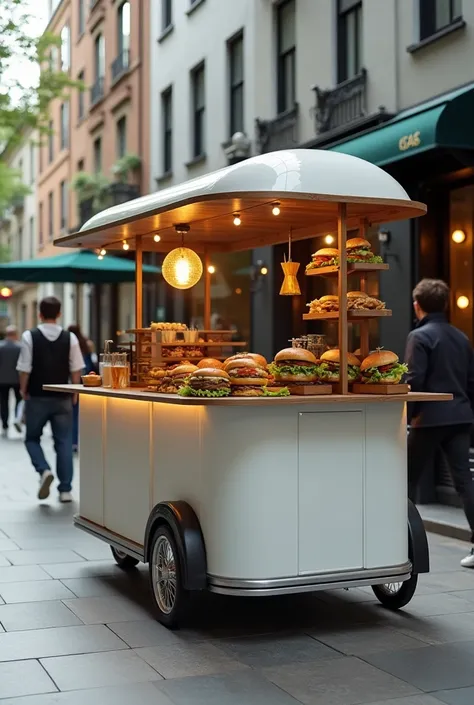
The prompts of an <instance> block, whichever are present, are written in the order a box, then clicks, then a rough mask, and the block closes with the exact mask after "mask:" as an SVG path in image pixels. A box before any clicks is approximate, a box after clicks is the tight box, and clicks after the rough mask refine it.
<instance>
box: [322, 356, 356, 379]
mask: <svg viewBox="0 0 474 705" xmlns="http://www.w3.org/2000/svg"><path fill="white" fill-rule="evenodd" d="M320 370H321V376H322V377H323V379H324V381H325V382H339V378H340V371H341V368H340V352H339V350H337V349H335V350H326V352H325V353H323V354H322V355H321V360H320ZM359 376H360V360H359V358H358V357H356V356H355V355H354V354H353V353H351V352H348V353H347V378H348V380H349V382H351V383H352V382H357V380H358V379H359Z"/></svg>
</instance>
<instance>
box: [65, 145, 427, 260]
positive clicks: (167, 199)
mask: <svg viewBox="0 0 474 705" xmlns="http://www.w3.org/2000/svg"><path fill="white" fill-rule="evenodd" d="M275 203H279V205H280V211H281V212H280V215H278V216H274V215H272V208H273V205H274V204H275ZM338 203H346V204H347V225H348V227H349V228H357V227H358V226H359V225H360V222H361V220H363V219H365V220H367V221H368V222H369V223H373V224H376V223H382V222H389V221H394V220H402V219H406V218H413V217H415V216H419V215H423V214H424V213H425V212H426V207H425V206H424V205H423V204H421V203H417V202H415V201H411V200H410V199H409V197H408V194H407V193H406V191H405V190H404V189H403V188H402V186H400V184H399V183H398V182H397V181H395V179H393V177H391V176H390V175H389V174H387V173H386V172H384V171H383V170H382V169H380V168H379V167H377V166H375V165H373V164H370V163H369V162H366V161H364V160H363V159H359V158H357V157H353V156H350V155H347V154H339V153H336V152H328V151H325V150H314V149H293V150H282V151H279V152H271V153H269V154H263V155H259V156H256V157H252V158H251V159H247V160H245V161H242V162H240V163H239V164H236V165H234V166H230V167H226V168H225V169H220V170H219V171H215V172H212V173H210V174H206V175H204V176H200V177H198V178H196V179H193V180H191V181H187V182H185V183H182V184H179V185H177V186H172V187H170V188H167V189H164V190H163V191H158V192H157V193H153V194H150V195H148V196H143V197H142V198H137V199H136V200H134V201H129V202H128V203H125V204H121V205H118V206H114V207H113V208H109V209H107V210H105V211H103V212H101V213H99V214H97V215H95V216H94V217H93V218H91V219H90V220H89V221H88V222H87V223H86V224H85V225H84V226H83V227H82V228H81V230H80V231H79V233H75V234H73V235H67V236H65V237H62V238H59V239H58V240H56V242H55V244H56V245H59V246H63V247H87V248H95V247H108V248H110V249H114V248H120V247H121V243H122V240H124V239H126V240H130V246H131V247H133V239H134V238H135V237H137V236H142V237H143V241H142V246H143V248H144V249H146V250H159V251H165V252H166V251H168V250H170V249H172V248H173V247H176V246H177V244H179V243H180V236H178V235H177V233H176V230H175V225H177V224H180V223H186V224H188V225H189V226H190V231H189V233H188V234H186V237H185V242H186V244H187V245H189V246H190V247H193V248H194V249H195V250H197V251H206V250H208V251H216V250H217V251H233V250H245V249H251V248H255V247H260V246H262V245H269V244H275V243H278V242H284V241H285V240H286V239H287V237H288V230H289V229H290V228H292V230H293V237H294V239H296V240H298V239H304V238H308V237H313V236H314V235H317V234H320V233H323V232H328V231H331V230H334V229H335V228H336V225H337V212H338V208H337V204H338ZM237 213H238V214H239V215H240V217H241V225H240V226H235V225H234V216H235V214H237ZM155 234H159V235H160V242H159V243H155V242H154V240H153V236H154V235H155Z"/></svg>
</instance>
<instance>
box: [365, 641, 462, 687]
mask: <svg viewBox="0 0 474 705" xmlns="http://www.w3.org/2000/svg"><path fill="white" fill-rule="evenodd" d="M364 659H365V660H366V661H367V662H369V663H371V664H373V665H374V666H376V667H377V668H379V669H381V670H382V671H385V672H386V673H390V674H392V675H393V676H396V677H397V678H402V679H403V680H404V681H406V682H407V683H411V684H412V685H413V686H415V687H416V688H418V689H419V690H423V691H425V692H429V693H431V692H434V691H437V690H449V689H452V688H463V687H470V686H474V668H473V663H474V641H471V642H467V641H466V642H463V643H462V644H443V645H441V646H427V647H425V648H424V649H414V650H412V651H390V652H385V653H379V654H368V655H367V656H365V657H364Z"/></svg>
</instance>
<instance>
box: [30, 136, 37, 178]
mask: <svg viewBox="0 0 474 705" xmlns="http://www.w3.org/2000/svg"><path fill="white" fill-rule="evenodd" d="M35 177H36V145H35V143H34V142H30V184H34V183H35Z"/></svg>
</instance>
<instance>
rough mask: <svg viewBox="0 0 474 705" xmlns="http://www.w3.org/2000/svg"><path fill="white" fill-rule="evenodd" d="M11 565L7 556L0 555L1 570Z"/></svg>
mask: <svg viewBox="0 0 474 705" xmlns="http://www.w3.org/2000/svg"><path fill="white" fill-rule="evenodd" d="M9 565H11V563H10V561H9V560H7V558H6V556H2V555H0V568H3V567H6V566H9Z"/></svg>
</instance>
